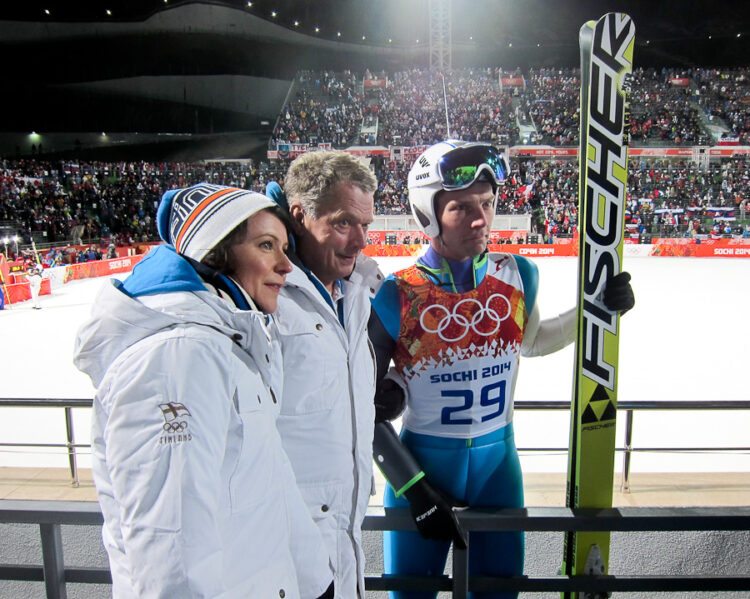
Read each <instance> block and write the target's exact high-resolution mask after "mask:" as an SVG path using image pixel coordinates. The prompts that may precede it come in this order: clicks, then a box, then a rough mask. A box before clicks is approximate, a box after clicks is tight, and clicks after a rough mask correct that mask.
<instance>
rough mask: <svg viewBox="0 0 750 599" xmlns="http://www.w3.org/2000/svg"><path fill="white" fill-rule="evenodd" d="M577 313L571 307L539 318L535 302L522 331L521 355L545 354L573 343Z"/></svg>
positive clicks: (531, 356) (529, 356)
mask: <svg viewBox="0 0 750 599" xmlns="http://www.w3.org/2000/svg"><path fill="white" fill-rule="evenodd" d="M577 313H578V310H577V309H576V308H571V309H570V310H568V311H567V312H563V313H562V314H560V315H558V316H556V317H554V318H547V319H545V320H540V319H539V308H537V306H536V303H535V304H534V307H533V308H532V310H531V314H530V315H529V322H528V323H527V324H526V330H525V331H524V335H523V343H521V355H522V356H525V357H527V358H533V357H535V356H546V355H547V354H551V353H553V352H556V351H558V350H561V349H562V348H563V347H565V346H567V345H569V344H571V343H573V342H574V341H575V340H576V315H577Z"/></svg>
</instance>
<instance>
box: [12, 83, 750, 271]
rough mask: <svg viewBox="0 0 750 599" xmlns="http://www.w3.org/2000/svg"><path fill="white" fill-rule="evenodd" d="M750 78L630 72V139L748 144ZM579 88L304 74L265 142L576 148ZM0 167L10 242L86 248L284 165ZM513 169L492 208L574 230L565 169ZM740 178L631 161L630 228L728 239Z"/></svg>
mask: <svg viewBox="0 0 750 599" xmlns="http://www.w3.org/2000/svg"><path fill="white" fill-rule="evenodd" d="M749 74H750V73H749V72H748V69H746V68H745V69H733V70H724V69H690V70H685V71H677V70H673V69H661V70H658V69H638V70H636V71H635V72H634V73H633V77H632V80H631V89H632V96H631V104H632V114H631V144H632V145H636V146H638V145H651V144H654V143H656V144H661V145H703V144H708V143H712V141H711V139H710V138H709V133H710V132H709V130H708V129H706V128H703V127H702V125H701V123H702V122H705V123H709V124H711V125H712V126H716V127H717V129H716V130H717V131H721V130H723V131H725V137H727V136H728V137H729V138H730V139H731V140H732V141H733V142H734V143H740V144H743V143H744V144H750V83H749V81H750V80H749V78H748V75H749ZM368 79H376V80H377V81H376V82H373V81H370V83H377V85H365V81H366V80H368ZM501 82H506V84H505V85H501ZM578 86H579V74H578V71H577V70H576V69H567V70H566V69H547V68H541V69H531V70H529V71H528V72H522V71H520V70H514V71H503V70H501V69H499V68H483V69H461V70H455V71H451V72H449V73H447V74H445V76H444V75H443V74H440V73H436V72H431V71H427V70H421V69H413V70H408V71H401V72H397V73H394V74H388V73H385V72H381V73H377V74H372V73H370V72H369V71H367V72H365V73H364V74H362V75H358V74H356V73H353V72H350V71H346V72H343V73H335V72H332V71H323V72H312V71H303V72H301V73H300V74H299V76H298V77H297V79H296V80H295V87H294V95H293V97H292V99H291V100H290V101H289V103H288V104H287V105H285V106H284V107H283V108H282V110H281V114H280V115H279V119H278V121H277V123H276V126H275V128H274V131H273V135H272V138H271V140H270V143H271V146H272V147H274V145H275V146H278V144H279V143H280V142H289V143H309V144H313V145H315V144H318V145H319V144H327V145H329V146H330V147H333V148H336V147H339V148H340V147H346V146H348V145H351V144H357V143H361V142H362V141H363V140H362V139H361V138H360V127H361V125H362V123H363V122H367V123H375V124H376V126H377V135H373V136H372V137H370V138H368V139H366V140H364V141H366V142H368V143H377V144H381V145H385V146H389V145H393V146H404V147H408V146H415V145H426V144H432V143H434V142H436V141H438V140H440V139H444V138H446V137H448V136H449V135H450V136H451V137H455V138H459V139H466V140H475V139H478V140H483V141H490V142H492V143H494V144H496V145H498V146H508V145H515V144H516V143H517V142H518V141H519V135H520V127H519V125H520V126H521V127H524V128H525V129H527V130H528V129H529V128H531V129H533V131H534V134H533V136H532V137H531V138H529V139H527V140H526V141H531V142H532V143H540V144H547V145H563V146H575V145H576V144H577V143H578V110H579V108H578ZM445 99H447V103H448V108H449V121H446V113H445ZM701 112H703V114H705V118H702V115H701ZM449 127H450V129H449ZM722 127H723V129H722ZM371 164H372V168H373V170H374V172H375V174H376V176H377V179H378V182H379V187H378V192H377V194H376V213H377V214H386V215H387V214H408V213H409V203H408V197H407V191H406V175H407V172H408V169H409V167H410V164H408V162H407V161H404V162H401V161H396V162H394V161H390V160H388V159H386V158H380V157H376V158H373V159H372V160H371ZM0 166H1V167H2V168H1V169H0V224H2V226H3V230H4V231H6V233H7V232H8V231H13V230H15V232H16V233H17V234H18V235H19V236H20V237H21V243H24V242H28V241H30V239H31V237H32V236H34V237H35V238H36V239H38V240H44V241H47V242H49V243H55V242H62V241H71V240H72V241H74V242H77V243H78V244H79V245H82V244H83V243H84V242H88V241H90V240H103V241H104V243H109V242H114V243H135V242H140V241H145V240H151V239H155V238H157V234H156V228H155V222H154V221H155V213H156V208H157V206H158V202H159V199H160V198H161V195H162V194H163V193H164V191H166V190H168V189H172V188H176V187H185V186H189V185H192V184H194V183H197V182H199V181H210V182H212V183H218V184H222V185H231V186H236V187H242V188H246V189H253V190H255V191H261V192H262V191H263V190H264V188H265V185H266V183H267V182H268V181H271V180H277V181H282V179H283V175H284V173H285V171H286V168H287V166H288V160H283V159H279V160H274V161H268V162H265V161H264V162H259V163H257V164H256V163H254V162H253V161H250V160H242V161H235V162H224V163H216V162H203V163H151V162H119V163H106V162H89V163H82V162H76V161H63V162H48V161H44V160H43V159H42V158H41V157H40V158H39V159H36V158H35V157H33V158H31V159H17V160H3V161H2V163H1V165H0ZM511 166H512V171H513V172H512V176H511V177H510V179H509V181H508V184H507V185H506V186H505V188H504V189H503V192H502V195H501V197H500V201H499V203H498V212H499V213H502V214H530V215H532V226H533V230H534V231H535V232H537V233H542V234H544V235H548V236H550V235H569V234H570V233H571V232H572V231H573V229H574V227H575V224H576V201H575V198H576V196H577V189H578V173H577V168H576V165H575V163H574V162H570V161H564V160H558V161H554V160H534V159H522V160H520V161H516V160H514V161H513V162H512V165H511ZM748 170H749V169H748V165H747V163H746V160H745V159H744V158H734V159H731V160H726V159H725V160H723V161H722V162H721V163H720V164H719V163H712V164H711V165H710V167H709V169H708V170H707V171H703V170H700V169H699V168H698V166H697V165H695V164H692V163H690V162H684V161H674V160H669V161H667V160H655V159H648V160H646V159H644V160H641V161H639V162H638V163H635V162H634V161H633V160H631V162H630V172H629V189H628V191H629V194H630V198H629V201H630V209H631V219H632V223H635V224H636V225H637V227H638V229H639V230H640V231H642V232H643V231H647V232H648V233H653V234H656V233H657V232H661V233H665V232H669V233H672V234H685V235H690V234H695V233H699V232H708V231H707V228H708V227H707V226H706V220H707V219H712V220H719V219H721V218H722V217H724V219H725V221H724V224H723V225H722V226H721V227H720V229H721V230H720V232H721V233H722V234H726V233H728V232H729V231H732V232H733V233H735V234H736V233H737V229H736V228H735V229H734V230H732V229H731V218H732V217H729V216H727V215H728V214H730V213H729V212H722V211H721V210H719V211H718V212H717V211H712V210H708V209H709V208H719V209H726V210H729V209H736V210H737V211H738V212H737V216H738V217H739V218H740V220H744V219H745V218H746V215H747V203H748V199H749V198H750V180H749V176H748ZM711 227H712V231H711V232H714V233H716V230H715V228H713V224H711ZM11 246H12V247H13V245H12V244H11ZM82 254H83V256H78V257H76V258H75V259H86V251H83V252H82ZM58 258H59V257H58Z"/></svg>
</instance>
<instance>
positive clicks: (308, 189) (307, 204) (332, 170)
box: [284, 151, 378, 218]
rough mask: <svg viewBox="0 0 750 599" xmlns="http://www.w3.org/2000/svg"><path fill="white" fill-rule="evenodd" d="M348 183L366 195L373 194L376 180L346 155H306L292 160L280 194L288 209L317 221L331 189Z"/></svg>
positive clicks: (368, 171)
mask: <svg viewBox="0 0 750 599" xmlns="http://www.w3.org/2000/svg"><path fill="white" fill-rule="evenodd" d="M341 183H350V184H351V185H354V186H355V187H359V188H360V189H361V190H362V191H364V192H366V193H375V190H376V189H377V188H378V180H377V179H376V178H375V175H373V174H372V171H370V168H369V167H368V166H367V164H366V163H365V162H364V161H363V160H361V159H359V158H356V157H354V156H352V155H351V154H347V153H346V152H333V151H318V152H308V153H306V154H302V156H299V157H298V158H296V159H295V160H294V161H293V162H292V164H291V165H290V166H289V171H288V172H287V174H286V177H285V178H284V193H285V194H286V197H287V201H288V202H289V205H290V206H291V205H292V204H294V203H295V202H299V203H300V204H301V205H302V210H304V211H305V214H308V215H310V216H311V217H312V218H319V217H320V215H321V214H322V213H323V212H325V206H324V205H325V203H326V200H328V199H329V194H330V192H331V189H333V188H334V187H335V186H336V185H339V184H341Z"/></svg>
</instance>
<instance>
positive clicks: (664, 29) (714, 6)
mask: <svg viewBox="0 0 750 599" xmlns="http://www.w3.org/2000/svg"><path fill="white" fill-rule="evenodd" d="M429 3H430V0H252V1H248V0H211V1H204V2H196V1H195V0H77V1H68V2H64V1H62V2H61V1H59V0H57V1H55V0H23V1H19V0H16V1H15V2H3V3H2V6H0V22H1V21H24V22H27V23H48V24H49V23H89V24H93V23H101V24H105V23H114V24H125V23H130V24H132V25H135V24H137V23H146V22H148V21H149V20H150V19H153V18H154V16H155V15H158V14H159V13H167V12H170V11H174V10H176V9H179V8H181V7H185V6H186V5H191V4H203V5H208V6H215V7H227V8H231V9H232V10H234V11H235V13H236V14H235V18H236V20H237V21H238V23H240V22H241V21H242V20H243V19H245V18H246V17H253V18H255V19H262V20H264V21H266V22H268V23H269V24H272V25H273V30H281V29H286V30H288V31H292V32H295V33H297V34H301V35H303V36H309V37H310V38H316V39H322V40H331V41H334V42H343V43H348V44H356V45H358V46H364V47H369V48H373V47H386V48H388V47H391V48H403V47H414V46H417V45H419V44H422V46H423V47H426V44H427V41H428V37H429V29H428V17H427V15H428V7H429ZM610 10H618V11H624V12H627V13H628V14H630V15H631V17H633V19H634V21H635V24H636V29H637V36H638V38H637V39H638V53H637V55H636V64H641V65H644V66H647V65H648V66H656V65H666V66H684V67H690V66H701V65H703V66H705V65H721V66H724V65H745V64H747V62H748V58H747V57H748V53H747V50H748V49H749V48H750V45H749V44H748V38H750V25H749V21H750V18H749V16H748V15H749V14H750V11H748V9H747V2H746V1H737V0H718V1H717V0H663V1H660V0H629V1H620V2H614V1H611V0H578V1H573V0H452V11H451V13H452V35H453V43H454V46H455V49H456V55H457V56H458V57H459V58H458V62H459V66H461V63H467V64H468V63H471V62H472V61H473V62H475V63H477V66H479V65H480V64H481V65H483V64H484V63H487V62H488V61H489V62H490V63H495V64H497V63H498V62H501V63H502V64H504V65H509V66H516V65H517V66H522V67H528V66H575V64H576V63H577V32H578V29H579V27H580V25H581V24H582V23H583V22H584V21H586V20H589V19H593V18H597V17H598V16H600V15H601V14H603V13H604V12H607V11H610ZM2 25H3V24H2V23H0V30H5V29H7V28H8V25H10V24H9V23H5V24H4V25H5V26H2ZM273 30H271V31H270V32H268V31H267V32H264V34H263V35H264V36H270V37H273V36H274V35H275V34H274V33H273ZM3 38H4V39H8V38H7V37H6V36H3ZM43 38H44V34H43V32H42V33H40V41H42V39H43ZM285 58H287V57H286V56H284V55H282V56H281V57H279V60H278V61H277V65H278V67H279V68H281V69H282V70H284V71H286V70H288V69H290V68H292V67H293V66H294V65H291V64H286V63H284V64H282V60H281V59H285ZM292 58H294V57H292ZM320 58H321V64H320V68H324V67H325V64H324V62H323V61H325V60H327V59H328V57H327V56H326V53H324V54H323V55H322V56H321V57H320ZM413 58H414V56H413V55H409V58H408V60H411V59H413ZM454 60H455V59H454ZM376 62H377V61H376ZM305 66H308V65H307V64H305ZM374 66H376V67H377V66H379V65H377V64H376V65H374ZM388 66H390V65H388Z"/></svg>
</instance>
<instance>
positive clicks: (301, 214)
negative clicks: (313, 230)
mask: <svg viewBox="0 0 750 599" xmlns="http://www.w3.org/2000/svg"><path fill="white" fill-rule="evenodd" d="M289 216H290V217H291V221H292V230H293V231H294V234H295V235H302V233H303V232H304V230H305V211H304V210H303V209H302V204H299V203H297V202H295V203H294V204H292V205H291V206H289Z"/></svg>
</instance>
